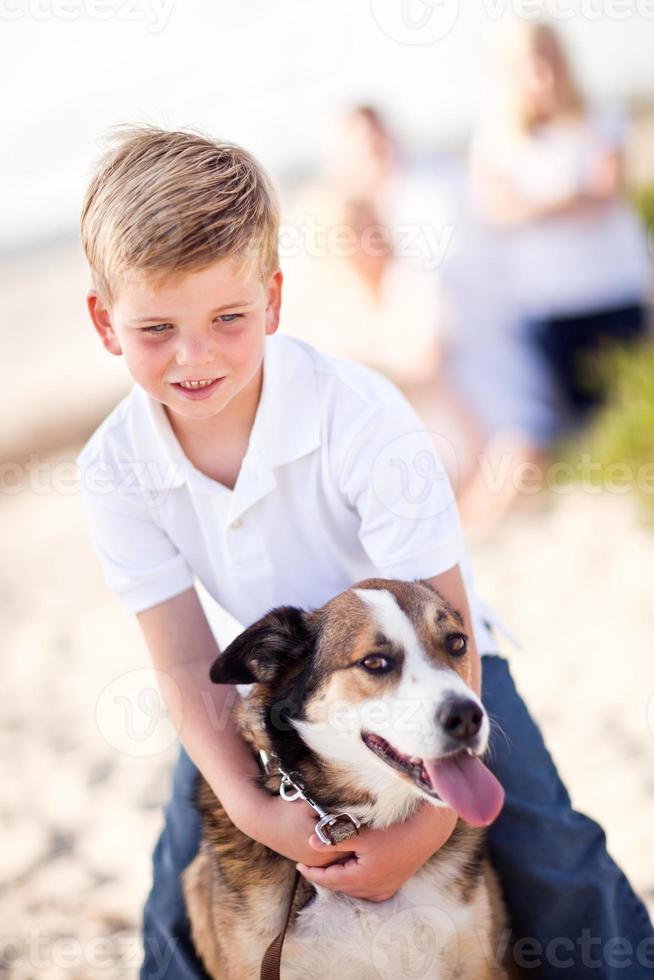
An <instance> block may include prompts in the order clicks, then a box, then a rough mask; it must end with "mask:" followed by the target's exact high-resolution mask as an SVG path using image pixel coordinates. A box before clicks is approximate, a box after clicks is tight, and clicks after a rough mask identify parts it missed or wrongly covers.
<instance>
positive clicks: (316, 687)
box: [211, 579, 503, 825]
mask: <svg viewBox="0 0 654 980" xmlns="http://www.w3.org/2000/svg"><path fill="white" fill-rule="evenodd" d="M470 671H471V663H470V655H469V652H468V640H467V637H466V635H465V633H464V630H463V623H462V619H461V616H460V615H459V614H458V613H457V612H456V611H455V610H454V609H452V607H451V606H450V605H449V604H448V603H447V602H445V600H444V599H443V598H442V597H441V596H440V595H439V594H438V593H437V592H435V591H434V590H433V589H431V588H430V587H429V586H427V585H426V584H424V583H421V582H414V583H411V584H409V583H406V582H398V581H391V580H385V579H368V580H366V581H364V582H361V583H359V584H358V585H356V586H354V587H353V588H351V589H348V590H347V591H346V592H343V593H341V594H340V595H338V596H336V598H334V599H332V600H331V601H330V602H328V603H327V604H326V605H325V606H323V607H322V609H318V610H316V611H314V612H310V613H305V612H302V611H301V610H299V609H295V608H292V607H283V608H280V609H275V610H273V611H272V612H270V613H269V614H268V615H267V616H264V618H263V619H261V620H259V621H258V622H257V623H255V624H254V625H252V626H251V627H250V628H249V629H246V630H245V631H244V632H243V633H241V635H240V636H238V637H237V638H236V640H234V642H233V643H232V644H230V646H229V647H228V648H227V649H226V650H225V652H224V653H223V654H221V656H220V657H219V658H218V659H217V660H216V662H215V663H214V665H213V667H212V668H211V679H212V680H213V681H214V682H216V683H219V684H220V683H223V684H226V683H230V684H254V685H255V688H254V689H253V691H254V697H255V698H256V700H257V702H258V704H259V706H260V709H261V718H262V724H263V726H264V728H265V733H266V736H267V739H268V742H269V745H270V746H271V747H272V748H273V749H274V750H275V751H276V753H277V755H278V756H279V757H280V759H282V760H283V761H284V763H285V764H286V765H287V766H288V767H289V768H293V769H298V768H301V762H302V758H303V754H306V753H307V750H308V751H309V752H311V753H313V754H314V755H315V756H316V757H317V758H318V760H319V762H320V763H322V764H326V765H327V766H328V767H329V769H330V772H338V773H341V774H342V775H343V776H344V777H346V779H347V781H349V782H351V781H352V780H355V781H356V784H357V785H358V786H359V787H360V788H361V790H363V791H365V792H366V793H367V794H368V798H369V799H370V800H373V801H374V803H373V805H372V808H373V810H374V811H375V813H374V814H369V815H368V816H369V818H370V817H372V818H373V821H372V822H375V823H391V822H393V820H397V819H401V818H402V816H404V815H406V813H407V812H408V811H409V810H410V809H411V807H412V806H415V804H416V800H417V798H426V799H428V800H429V801H430V802H432V803H433V804H435V805H436V806H442V805H446V806H451V807H452V809H454V810H455V811H456V812H457V813H458V814H459V816H461V817H462V818H463V819H464V820H466V821H468V822H469V823H471V824H475V825H484V824H488V823H490V822H491V821H492V820H493V819H495V817H496V816H497V814H498V812H499V810H500V808H501V805H502V800H503V794H502V790H501V787H500V786H499V784H498V783H497V781H496V780H495V779H494V777H493V776H492V775H491V774H490V772H489V771H488V770H487V769H486V767H485V766H484V765H483V763H482V762H481V761H480V759H479V757H480V756H481V755H482V754H483V753H484V751H485V750H486V747H487V744H488V733H489V722H488V717H487V715H486V712H485V710H484V707H483V705H482V704H481V702H480V701H479V699H478V697H477V696H476V695H475V694H474V692H473V691H472V689H471V688H470Z"/></svg>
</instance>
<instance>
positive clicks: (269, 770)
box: [259, 749, 361, 846]
mask: <svg viewBox="0 0 654 980" xmlns="http://www.w3.org/2000/svg"><path fill="white" fill-rule="evenodd" d="M259 759H260V760H261V765H262V766H263V770H264V772H265V773H266V775H267V776H280V777H281V782H280V784H279V795H280V796H281V798H282V799H283V800H286V802H287V803H293V802H294V801H295V800H304V802H305V803H308V804H309V806H310V807H311V809H312V810H313V811H314V813H316V814H317V815H318V817H319V819H318V821H317V823H316V834H317V836H318V837H319V838H320V840H321V841H322V842H323V844H330V845H331V846H333V845H334V844H339V843H340V842H341V841H344V840H348V839H349V838H350V837H356V835H357V834H358V833H359V828H360V826H361V823H360V822H359V821H358V820H357V818H356V817H353V816H352V814H351V813H328V812H327V810H323V808H322V807H321V806H320V804H318V803H316V801H315V800H312V799H311V797H310V796H308V795H307V793H306V792H305V787H304V783H303V782H302V777H301V776H300V774H299V773H298V772H293V771H291V772H287V771H286V770H285V769H284V768H283V767H282V765H281V763H280V761H279V758H278V756H277V755H276V754H275V753H274V752H270V753H269V752H266V751H265V749H259Z"/></svg>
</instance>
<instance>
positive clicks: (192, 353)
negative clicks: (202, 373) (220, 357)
mask: <svg viewBox="0 0 654 980" xmlns="http://www.w3.org/2000/svg"><path fill="white" fill-rule="evenodd" d="M214 357H215V345H214V343H213V342H212V341H211V340H210V339H208V338H204V337H193V338H188V339H186V340H181V341H180V342H179V344H178V347H177V358H176V359H177V363H178V364H179V365H180V366H182V367H202V366H203V365H205V364H211V363H213V360H214Z"/></svg>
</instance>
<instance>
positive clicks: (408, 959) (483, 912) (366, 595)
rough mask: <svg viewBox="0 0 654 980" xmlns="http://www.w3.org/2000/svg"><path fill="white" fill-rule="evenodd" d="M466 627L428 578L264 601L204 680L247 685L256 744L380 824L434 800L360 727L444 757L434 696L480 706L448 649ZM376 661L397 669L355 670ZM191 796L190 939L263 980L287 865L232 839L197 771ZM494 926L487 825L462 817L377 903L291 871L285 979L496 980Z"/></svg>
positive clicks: (235, 976)
mask: <svg viewBox="0 0 654 980" xmlns="http://www.w3.org/2000/svg"><path fill="white" fill-rule="evenodd" d="M462 635H463V633H462V620H461V617H460V615H459V614H458V613H457V612H456V611H455V610H453V609H452V608H451V607H450V606H449V605H448V604H447V603H446V602H445V601H444V600H443V599H442V598H441V596H439V595H438V593H436V592H435V591H434V590H433V589H431V588H430V587H429V586H427V585H426V584H425V583H418V582H416V583H413V584H407V583H402V582H396V581H389V580H383V579H369V580H366V581H365V582H361V583H360V584H359V585H358V586H356V587H354V588H352V589H349V590H347V591H346V592H344V593H342V594H341V595H339V596H337V597H336V598H335V599H332V600H331V601H330V602H329V603H327V604H326V605H325V606H324V607H323V608H322V609H319V610H317V611H315V612H311V613H304V612H302V611H300V610H298V609H293V608H291V607H284V608H281V609H276V610H273V611H272V612H271V613H269V614H268V615H267V616H265V617H264V618H263V619H262V620H260V621H259V622H258V623H255V624H254V625H253V626H251V627H250V628H249V629H247V630H245V631H244V632H243V633H242V634H241V635H240V636H239V637H238V638H237V639H236V640H235V641H234V642H233V643H232V644H231V645H230V646H229V647H228V648H227V649H226V650H225V652H224V653H223V654H222V655H221V656H220V657H219V658H218V660H217V661H216V662H215V664H214V665H213V667H212V670H211V679H212V680H213V681H215V682H217V683H235V684H241V685H243V684H248V685H251V687H249V688H248V691H247V694H245V696H244V697H243V699H242V701H241V703H240V705H239V707H238V709H237V720H238V725H239V728H240V731H241V732H242V734H243V736H244V738H245V739H246V740H247V741H248V742H249V743H250V745H251V746H252V748H253V750H254V751H255V752H256V750H258V749H265V750H266V751H267V752H268V753H270V752H271V751H273V752H274V753H276V755H277V756H278V758H279V759H280V760H281V764H282V765H283V766H284V768H285V769H286V770H287V771H288V770H294V771H296V772H298V773H300V775H301V777H302V779H303V781H304V784H305V786H306V788H307V792H308V793H309V795H310V796H312V797H313V798H314V799H315V800H317V802H319V803H320V804H321V805H322V806H323V807H324V808H325V809H327V810H329V811H330V812H342V811H346V812H348V813H351V814H353V815H354V816H356V817H357V818H358V819H359V820H361V822H362V823H363V824H365V825H367V826H369V827H387V826H389V825H390V824H392V823H395V822H397V821H402V820H404V819H406V818H407V817H408V816H410V814H411V813H412V812H413V811H414V810H415V809H416V807H417V806H418V805H419V804H420V803H421V801H424V800H427V799H428V800H429V801H430V802H431V803H432V804H434V805H436V806H439V805H441V806H442V805H443V804H442V802H441V801H440V800H439V799H438V797H435V796H434V795H433V794H432V795H429V794H428V793H427V792H425V791H424V788H423V789H421V787H420V786H419V785H418V783H417V782H416V781H414V779H413V778H411V776H410V775H409V774H407V773H406V772H402V771H399V770H398V769H396V768H393V767H392V766H391V765H389V764H388V763H387V761H384V760H383V759H382V758H380V757H379V756H378V755H377V754H376V753H374V752H373V751H372V750H371V749H370V748H369V747H368V745H367V744H366V743H365V742H364V741H363V740H362V737H361V733H362V731H367V732H370V731H373V732H376V733H379V734H381V733H382V732H383V738H385V739H386V740H387V742H389V743H390V744H391V745H392V746H393V748H395V749H396V750H397V751H398V752H400V753H402V754H403V755H405V756H409V757H414V758H415V757H424V758H438V757H440V756H441V755H447V754H451V753H452V751H454V749H453V748H452V744H451V738H450V737H449V736H448V734H447V732H445V731H444V729H443V726H442V725H441V724H439V722H438V720H437V717H438V713H439V706H442V704H443V702H444V700H445V699H446V697H450V698H451V697H452V696H460V697H466V698H472V699H473V700H475V701H477V699H476V697H475V695H474V694H473V692H472V690H471V689H470V687H469V684H470V669H471V668H470V656H469V654H468V653H467V652H464V653H463V654H461V652H460V651H456V653H454V652H449V651H450V649H451V648H452V637H459V638H460V637H461V636H462ZM459 643H460V641H459ZM371 655H372V656H375V655H378V656H382V657H385V658H387V660H386V663H388V662H389V661H390V662H391V663H392V664H393V667H392V669H388V670H387V671H385V672H379V671H378V672H375V673H371V672H370V671H369V670H368V669H366V668H365V667H364V666H363V665H362V660H363V659H365V658H367V657H370V656H371ZM366 663H367V664H368V665H369V666H370V663H371V662H370V661H369V660H366ZM372 663H373V665H374V664H375V663H377V666H379V661H376V662H375V661H373V662H372ZM477 703H479V702H478V701H477ZM479 708H480V710H481V711H482V712H483V708H482V707H481V705H480V704H479ZM412 720H413V724H412V723H411V721H412ZM488 728H489V723H488V718H487V716H486V714H485V712H483V721H482V724H481V729H480V731H479V733H478V738H477V739H476V741H475V744H474V745H473V746H472V750H473V751H474V752H475V754H480V753H481V752H483V751H484V750H485V748H486V745H487V741H488ZM261 785H262V786H266V787H267V788H268V789H269V790H270V791H271V792H276V791H277V790H278V788H279V778H278V777H274V776H265V775H262V777H261ZM198 804H199V808H200V811H201V814H202V826H203V841H202V845H201V849H200V852H199V854H198V856H197V857H196V858H195V860H194V861H193V862H192V864H191V865H190V866H189V868H188V869H187V871H186V872H185V876H184V889H185V895H186V902H187V908H188V912H189V916H190V920H191V926H192V934H193V940H194V943H195V946H196V949H197V951H198V953H199V954H200V956H201V957H202V960H203V962H204V964H205V966H206V968H207V970H208V972H209V973H210V974H211V976H212V977H215V978H221V980H246V978H255V977H258V975H259V969H260V964H261V959H262V956H263V954H264V952H265V950H266V948H267V946H268V945H269V943H270V942H271V941H272V939H273V938H274V937H275V936H276V935H277V934H278V933H279V931H280V930H281V928H282V925H283V922H284V918H285V915H286V909H287V906H288V901H289V896H290V893H291V888H292V883H293V879H294V875H295V868H294V865H293V862H292V861H290V860H287V859H286V858H284V857H282V856H281V855H278V854H276V853H274V852H273V851H271V850H269V849H268V848H266V847H265V846H263V845H262V844H259V843H257V842H255V841H253V840H250V839H249V838H248V837H246V836H245V835H243V834H242V833H241V832H240V831H239V830H238V829H237V828H236V827H235V826H234V825H233V824H232V822H231V821H230V819H229V817H228V816H227V814H226V813H225V811H224V809H223V808H222V806H221V805H220V803H219V801H218V800H217V799H216V797H215V796H214V794H213V792H212V791H211V789H210V788H209V786H208V784H207V783H206V782H205V781H204V780H201V781H200V785H199V791H198ZM288 805H289V806H292V805H296V806H300V805H304V804H300V803H296V804H291V803H289V804H288ZM353 847H354V848H356V841H354V843H353ZM505 927H506V916H505V912H504V909H503V905H502V901H501V897H500V892H499V887H498V884H497V882H496V879H495V876H494V873H493V871H492V869H491V867H490V864H489V862H488V860H487V857H486V854H485V843H484V831H483V829H478V828H473V827H470V826H468V825H467V824H465V823H463V822H462V821H461V820H459V821H458V823H457V826H456V828H455V831H454V833H453V834H452V836H451V837H450V839H449V840H448V841H447V843H446V844H445V845H444V846H443V847H441V848H440V850H439V851H438V852H437V853H436V854H434V855H433V857H432V858H430V860H429V861H428V862H427V863H426V864H425V865H424V866H423V867H422V868H421V869H420V871H418V872H417V873H416V874H415V875H414V876H413V877H412V878H411V879H409V881H407V882H406V883H405V884H404V885H403V886H402V888H401V889H400V890H399V891H398V892H397V893H396V894H395V895H394V896H393V898H391V899H389V900H388V901H386V902H381V903H373V902H366V901H360V900H357V899H353V898H350V897H348V896H347V895H344V894H340V893H336V892H331V891H329V890H327V889H325V888H321V887H318V886H313V885H311V884H309V883H308V882H307V881H306V880H305V879H302V881H301V887H300V888H299V889H298V891H297V893H296V902H295V910H294V915H293V918H292V921H291V925H290V927H289V930H288V933H287V937H286V941H285V944H284V952H283V960H282V976H283V977H284V980H286V978H288V980H291V978H297V980H299V978H302V980H309V978H311V980H313V978H321V980H329V978H331V977H334V978H338V980H349V978H356V980H368V978H370V980H372V978H375V980H379V978H380V977H381V978H389V980H390V978H393V980H395V978H402V977H405V976H406V977H409V976H411V977H416V976H421V977H429V978H430V980H454V978H458V980H502V978H505V977H506V976H507V974H506V973H505V971H504V969H503V968H502V966H501V965H500V964H499V963H498V956H499V955H500V954H499V952H498V947H499V946H500V944H501V942H502V936H501V934H502V930H503V929H504V928H505ZM421 970H422V972H421ZM416 971H417V972H416Z"/></svg>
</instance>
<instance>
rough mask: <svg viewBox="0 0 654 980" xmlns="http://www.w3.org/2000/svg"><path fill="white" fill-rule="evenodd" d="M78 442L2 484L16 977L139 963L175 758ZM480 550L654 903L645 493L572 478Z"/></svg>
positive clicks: (546, 709)
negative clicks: (639, 501) (95, 524)
mask: <svg viewBox="0 0 654 980" xmlns="http://www.w3.org/2000/svg"><path fill="white" fill-rule="evenodd" d="M75 452H76V447H71V448H70V449H69V450H68V451H67V452H65V453H62V454H60V455H58V456H52V457H49V458H44V459H43V460H42V462H43V463H47V466H48V469H47V472H46V471H43V472H42V474H41V485H40V487H39V486H32V488H30V487H29V484H30V482H31V483H32V484H35V478H34V477H32V478H31V480H30V475H29V474H25V484H26V486H25V489H23V490H22V491H21V492H18V493H15V494H3V496H2V498H1V499H0V537H1V538H2V540H3V542H4V555H5V558H4V561H3V563H2V567H1V569H0V576H1V582H0V602H1V604H2V620H3V625H4V647H5V649H4V674H3V704H4V711H3V714H2V723H1V724H2V728H1V731H0V748H1V752H2V757H3V760H4V762H5V777H4V779H3V780H2V781H1V782H0V813H1V814H2V824H3V831H4V834H3V837H4V840H5V842H6V843H5V845H4V846H3V848H2V849H1V851H0V879H1V881H2V884H3V886H4V887H3V888H2V892H1V893H0V921H2V923H3V933H2V935H3V938H2V947H1V948H0V975H2V976H7V977H12V978H15V980H19V978H20V980H28V978H32V977H44V978H48V980H58V978H66V980H78V978H96V977H98V978H100V977H103V978H104V977H111V978H112V980H114V978H117V980H121V978H126V977H132V976H134V975H135V972H136V969H137V966H138V961H139V956H140V950H139V942H138V921H139V915H140V909H141V905H142V902H143V900H144V897H145V895H146V892H147V888H148V882H149V864H150V853H151V850H152V847H153V845H154V842H155V839H156V836H157V833H158V830H159V828H160V825H161V809H160V807H161V804H162V802H163V801H164V799H165V797H166V793H167V787H168V776H169V768H170V765H171V762H172V760H173V758H174V755H175V745H174V735H173V733H172V730H171V728H170V725H169V722H168V720H167V719H166V717H165V715H164V714H163V713H162V712H161V710H160V705H159V702H158V701H157V699H156V694H155V691H154V678H153V676H152V672H151V671H150V670H149V669H148V666H147V665H148V660H147V654H146V651H145V648H144V645H143V643H142V641H141V638H140V635H139V633H138V627H137V624H136V622H135V620H134V621H133V620H132V619H131V618H130V617H128V616H127V615H126V614H125V613H124V612H123V611H122V608H121V607H120V605H119V604H118V602H117V600H116V599H114V598H113V596H112V595H111V594H110V593H109V592H108V591H107V590H106V588H105V586H104V583H103V581H102V578H101V574H100V570H99V566H98V564H97V562H96V559H95V557H94V555H93V553H92V551H91V547H90V543H89V540H88V538H87V533H86V528H85V524H84V517H83V514H82V512H81V508H80V505H79V498H78V495H77V493H76V492H75V486H74V480H71V479H70V464H69V461H70V460H71V459H73V458H74V455H75ZM67 461H68V462H67ZM66 475H68V477H69V480H68V483H66V480H65V476H66ZM53 485H54V486H53ZM473 553H474V558H475V565H476V568H477V574H478V587H479V591H480V592H481V593H482V594H483V595H485V597H487V598H488V599H489V600H490V601H491V602H492V603H493V604H494V605H495V606H496V607H497V609H498V610H499V611H500V613H501V615H502V616H503V617H504V619H505V621H506V622H507V624H509V625H510V626H511V628H512V629H513V630H514V631H515V632H516V633H517V634H519V636H520V637H521V639H522V641H523V643H524V648H525V649H524V650H523V651H518V650H515V649H513V648H511V647H510V646H508V645H507V646H506V647H505V652H506V654H507V655H508V656H509V658H510V660H511V662H512V665H513V670H514V673H515V676H516V679H517V682H518V685H519V687H520V688H521V690H522V692H523V694H524V695H525V696H526V698H527V700H528V702H529V704H530V705H531V707H532V710H533V712H534V714H535V716H536V717H537V719H538V720H539V722H540V724H541V725H542V728H543V730H544V732H545V735H546V739H547V741H548V743H549V745H550V748H551V750H552V751H553V754H554V756H555V759H556V760H557V762H558V764H559V767H560V770H561V772H562V774H563V776H564V779H565V781H566V782H567V784H568V786H569V788H570V790H571V793H572V796H573V798H574V801H575V803H576V805H577V806H578V807H579V808H581V809H583V810H585V811H587V812H588V813H590V814H592V815H593V816H594V817H596V818H597V819H599V820H600V821H601V822H602V823H603V825H604V826H605V827H606V829H607V832H608V838H609V845H610V848H611V850H612V852H613V854H614V855H615V857H616V858H617V859H618V860H619V861H620V862H621V863H622V865H623V866H624V868H625V869H626V871H627V873H628V874H629V876H630V877H631V879H632V881H633V883H634V884H635V886H636V887H637V889H638V890H639V891H640V893H641V894H642V895H643V896H644V897H645V899H646V901H647V903H648V906H649V909H650V911H652V912H654V851H653V850H652V848H651V826H652V812H653V806H652V804H653V803H654V776H653V775H652V773H653V771H654V770H653V769H652V760H653V755H654V753H653V749H654V666H653V665H652V657H651V640H650V637H651V635H652V629H653V627H654V612H653V610H652V602H651V572H652V568H654V533H652V532H648V531H647V530H645V529H644V528H642V527H641V526H640V525H639V523H638V521H637V519H636V516H635V509H634V505H633V501H632V499H631V498H630V497H616V496H614V497H610V496H605V495H600V496H596V495H589V494H583V493H580V492H575V493H574V494H572V495H570V496H561V497H552V496H550V497H545V498H543V499H542V500H539V501H538V502H537V503H536V506H535V508H532V509H531V510H530V512H529V513H525V514H523V515H521V516H518V517H515V518H512V519H511V521H510V523H508V524H507V525H505V527H504V528H503V529H502V530H501V532H498V533H497V534H496V535H495V536H494V538H493V539H492V540H489V541H487V542H486V543H485V544H484V545H483V547H476V548H475V549H474V552H473ZM139 691H140V692H141V694H140V695H139V694H138V692H139ZM144 692H145V693H144Z"/></svg>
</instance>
